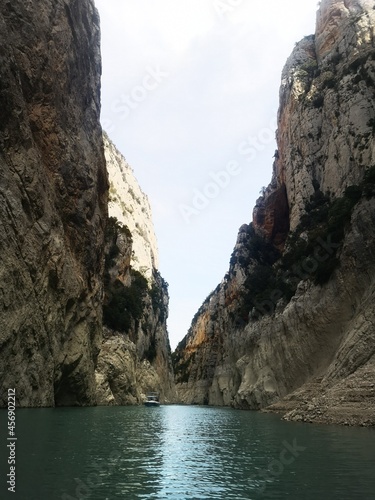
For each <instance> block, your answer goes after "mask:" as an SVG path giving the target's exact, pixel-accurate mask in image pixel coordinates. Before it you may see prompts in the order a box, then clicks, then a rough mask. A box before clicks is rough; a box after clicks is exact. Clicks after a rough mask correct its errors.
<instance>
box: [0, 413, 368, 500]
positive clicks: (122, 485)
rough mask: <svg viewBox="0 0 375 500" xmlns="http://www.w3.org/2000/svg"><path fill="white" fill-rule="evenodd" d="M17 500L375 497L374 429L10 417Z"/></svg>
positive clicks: (187, 416) (234, 417)
mask: <svg viewBox="0 0 375 500" xmlns="http://www.w3.org/2000/svg"><path fill="white" fill-rule="evenodd" d="M16 416H17V420H16V425H17V432H16V435H17V437H18V440H17V446H16V454H17V455H16V460H17V469H16V474H17V476H16V480H17V486H16V489H17V493H16V494H13V493H7V485H6V472H7V471H8V469H9V466H8V465H7V464H6V456H7V448H6V444H7V441H6V430H7V429H6V412H5V411H1V412H0V459H1V461H0V465H1V467H0V474H1V477H0V498H1V499H7V498H12V499H18V500H112V499H118V498H120V499H125V500H133V499H147V500H149V499H160V500H161V499H171V500H179V499H181V500H182V499H189V500H204V499H218V500H231V499H236V500H252V499H254V500H256V499H265V500H266V499H293V500H300V499H301V500H317V499H318V500H336V499H337V500H353V499H354V500H356V499H358V500H370V499H371V500H374V499H375V430H374V429H362V428H343V427H336V426H313V425H308V424H296V423H288V422H283V421H281V420H280V418H279V417H278V416H275V415H267V414H265V415H264V414H259V413H254V412H245V411H236V410H231V409H226V408H209V407H184V406H162V407H160V408H145V407H110V408H82V409H81V408H80V409H73V408H64V409H41V410H21V409H19V410H17V415H16Z"/></svg>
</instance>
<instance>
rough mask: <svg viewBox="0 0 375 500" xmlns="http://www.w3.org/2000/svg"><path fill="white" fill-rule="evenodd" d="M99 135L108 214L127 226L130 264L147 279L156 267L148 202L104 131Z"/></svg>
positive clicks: (121, 156) (156, 260) (156, 249)
mask: <svg viewBox="0 0 375 500" xmlns="http://www.w3.org/2000/svg"><path fill="white" fill-rule="evenodd" d="M103 139H104V148H105V157H106V162H107V169H108V175H109V183H110V188H109V203H108V211H109V215H110V216H111V217H116V219H117V220H118V221H119V222H121V223H122V224H124V225H126V226H127V227H128V228H129V230H130V232H131V234H132V239H133V247H132V252H133V253H132V255H131V261H130V264H131V266H132V268H133V269H135V270H137V271H140V272H141V273H142V274H143V275H144V276H146V277H147V278H148V279H150V278H151V277H152V270H153V269H158V268H159V252H158V244H157V240H156V235H155V229H154V225H153V222H152V212H151V206H150V202H149V200H148V197H147V195H146V194H145V193H144V192H143V191H142V189H141V188H140V186H139V183H138V181H137V179H136V177H135V175H134V171H133V169H132V168H131V166H130V165H129V163H128V162H127V161H126V159H125V158H124V156H123V155H122V154H121V153H120V152H119V151H118V149H117V148H116V146H115V145H114V144H113V142H112V141H111V140H110V139H109V137H108V136H107V134H104V136H103Z"/></svg>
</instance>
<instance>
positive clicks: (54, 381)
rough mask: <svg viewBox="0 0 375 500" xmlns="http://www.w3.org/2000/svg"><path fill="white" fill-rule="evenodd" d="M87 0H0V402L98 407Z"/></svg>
mask: <svg viewBox="0 0 375 500" xmlns="http://www.w3.org/2000/svg"><path fill="white" fill-rule="evenodd" d="M98 23H99V20H98V15H97V12H96V10H95V7H94V4H93V2H92V1H91V0H81V1H79V2H78V1H71V2H67V1H63V0H53V1H52V0H41V1H39V2H38V5H37V6H36V5H35V4H34V3H33V2H30V1H25V0H22V1H20V0H14V1H12V2H9V1H3V2H1V5H0V25H1V26H0V38H1V41H0V44H1V47H2V49H1V50H2V51H1V65H0V73H1V76H0V81H1V84H0V109H1V120H0V164H1V166H0V195H1V196H0V222H1V224H0V246H1V250H0V259H1V280H0V287H1V294H0V381H1V390H0V402H1V404H3V405H4V404H5V400H4V398H5V397H6V394H7V391H6V389H7V388H8V387H13V386H15V387H16V392H17V403H18V405H20V406H53V405H55V404H56V405H85V404H95V402H96V388H95V377H94V368H95V363H96V358H97V355H98V352H99V346H100V342H101V330H102V293H103V286H102V273H103V262H104V255H103V250H104V227H105V224H106V219H107V189H108V183H107V173H106V168H105V159H104V154H103V141H102V131H101V127H100V123H99V114H100V73H101V62H100V49H99V39H100V33H99V24H98Z"/></svg>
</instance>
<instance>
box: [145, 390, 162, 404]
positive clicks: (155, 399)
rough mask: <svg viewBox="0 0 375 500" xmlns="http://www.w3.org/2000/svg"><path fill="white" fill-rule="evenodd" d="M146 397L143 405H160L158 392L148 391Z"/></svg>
mask: <svg viewBox="0 0 375 500" xmlns="http://www.w3.org/2000/svg"><path fill="white" fill-rule="evenodd" d="M146 398H147V399H146V401H145V406H160V401H159V394H158V393H157V392H149V393H148V394H147V395H146Z"/></svg>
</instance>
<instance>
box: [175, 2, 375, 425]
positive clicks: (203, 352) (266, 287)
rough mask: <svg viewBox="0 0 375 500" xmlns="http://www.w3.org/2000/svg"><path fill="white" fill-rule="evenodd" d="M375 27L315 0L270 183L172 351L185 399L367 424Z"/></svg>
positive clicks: (288, 91) (287, 72)
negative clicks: (225, 267)
mask: <svg viewBox="0 0 375 500" xmlns="http://www.w3.org/2000/svg"><path fill="white" fill-rule="evenodd" d="M374 26H375V11H374V9H373V2H369V1H365V0H360V1H359V0H346V1H334V0H323V1H322V2H321V6H320V9H319V12H318V15H317V29H316V34H315V35H314V36H310V37H306V38H305V39H303V40H302V41H301V42H300V43H298V44H297V45H296V47H295V49H294V51H293V54H292V55H291V57H290V58H289V59H288V61H287V63H286V66H285V68H284V71H283V74H282V83H281V90H280V108H279V116H278V131H277V142H278V150H277V152H276V155H275V163H274V172H273V178H272V181H271V183H270V185H269V186H268V188H267V189H266V190H265V192H264V196H263V197H262V198H260V199H259V200H258V201H257V205H256V207H255V209H254V217H253V223H252V224H250V225H244V226H243V227H242V228H241V229H240V232H239V236H238V240H237V244H236V246H235V249H234V252H233V254H232V258H231V264H230V269H229V272H228V274H227V275H226V276H225V278H224V280H223V281H222V283H221V284H220V285H219V286H218V287H217V289H216V290H215V292H213V294H211V295H210V296H209V297H208V298H207V300H206V301H205V303H204V304H203V305H202V307H201V309H200V310H199V311H198V313H197V315H196V317H195V318H194V319H193V322H192V326H191V328H190V330H189V332H188V335H187V336H186V338H185V339H184V340H183V341H182V342H181V343H180V345H179V346H178V348H177V351H176V352H175V353H174V355H173V356H174V365H175V372H176V380H177V382H178V392H179V397H180V400H181V401H184V402H187V403H200V404H204V403H206V404H216V405H232V406H235V407H239V408H250V409H262V408H268V409H270V410H272V411H282V412H283V413H284V414H286V418H288V419H294V420H305V421H311V422H331V423H332V422H335V423H341V424H345V423H348V424H362V425H374V424H375V389H374V385H373V383H372V381H373V380H374V376H375V371H374V368H375V366H374V356H375V328H374V325H375V323H374V314H375V308H374V295H375V253H374V245H373V238H374V237H373V234H374V230H375V199H374V194H375V167H374V165H375V161H374V151H375V148H374V130H375V127H374V123H375V114H374V87H375V48H374V45H373V39H374Z"/></svg>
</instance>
